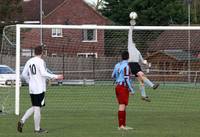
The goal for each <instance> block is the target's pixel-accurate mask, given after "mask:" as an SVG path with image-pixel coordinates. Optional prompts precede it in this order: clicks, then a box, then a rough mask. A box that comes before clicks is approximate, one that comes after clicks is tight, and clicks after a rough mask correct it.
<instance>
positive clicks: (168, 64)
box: [146, 30, 200, 81]
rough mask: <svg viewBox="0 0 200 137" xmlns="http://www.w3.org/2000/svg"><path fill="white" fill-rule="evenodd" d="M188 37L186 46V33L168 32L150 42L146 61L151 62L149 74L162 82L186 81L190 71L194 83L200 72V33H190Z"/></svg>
mask: <svg viewBox="0 0 200 137" xmlns="http://www.w3.org/2000/svg"><path fill="white" fill-rule="evenodd" d="M190 36H191V37H190V45H188V31H183V30H181V31H180V30H178V31H176V30H168V31H163V32H162V33H160V35H159V36H158V37H157V38H156V39H155V40H154V41H152V42H150V43H149V44H148V47H149V48H148V56H147V57H146V59H147V60H148V62H151V66H152V67H151V69H152V70H153V72H151V74H154V76H155V75H157V79H161V80H163V81H188V77H189V75H188V74H189V71H190V74H191V77H190V78H191V80H194V81H195V79H197V74H199V72H200V58H199V57H200V32H199V31H190ZM188 46H190V54H189V53H188ZM189 55H190V57H189Z"/></svg>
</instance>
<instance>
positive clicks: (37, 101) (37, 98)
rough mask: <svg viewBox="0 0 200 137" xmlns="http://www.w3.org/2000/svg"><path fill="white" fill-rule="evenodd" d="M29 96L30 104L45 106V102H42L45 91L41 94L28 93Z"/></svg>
mask: <svg viewBox="0 0 200 137" xmlns="http://www.w3.org/2000/svg"><path fill="white" fill-rule="evenodd" d="M30 96H31V102H32V106H38V107H43V106H45V102H44V96H45V93H44V92H43V93H41V94H30Z"/></svg>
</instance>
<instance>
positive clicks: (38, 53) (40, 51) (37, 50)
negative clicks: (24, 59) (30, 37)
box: [35, 46, 43, 55]
mask: <svg viewBox="0 0 200 137" xmlns="http://www.w3.org/2000/svg"><path fill="white" fill-rule="evenodd" d="M42 52H43V48H42V46H37V47H35V55H41V54H42Z"/></svg>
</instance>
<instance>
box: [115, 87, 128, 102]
mask: <svg viewBox="0 0 200 137" xmlns="http://www.w3.org/2000/svg"><path fill="white" fill-rule="evenodd" d="M115 92H116V97H117V100H118V103H119V104H125V105H126V106H127V105H128V98H129V90H128V87H125V86H124V85H117V86H116V88H115Z"/></svg>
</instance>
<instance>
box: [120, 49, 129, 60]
mask: <svg viewBox="0 0 200 137" xmlns="http://www.w3.org/2000/svg"><path fill="white" fill-rule="evenodd" d="M121 56H122V60H128V58H129V53H128V51H123V52H122V53H121Z"/></svg>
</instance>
